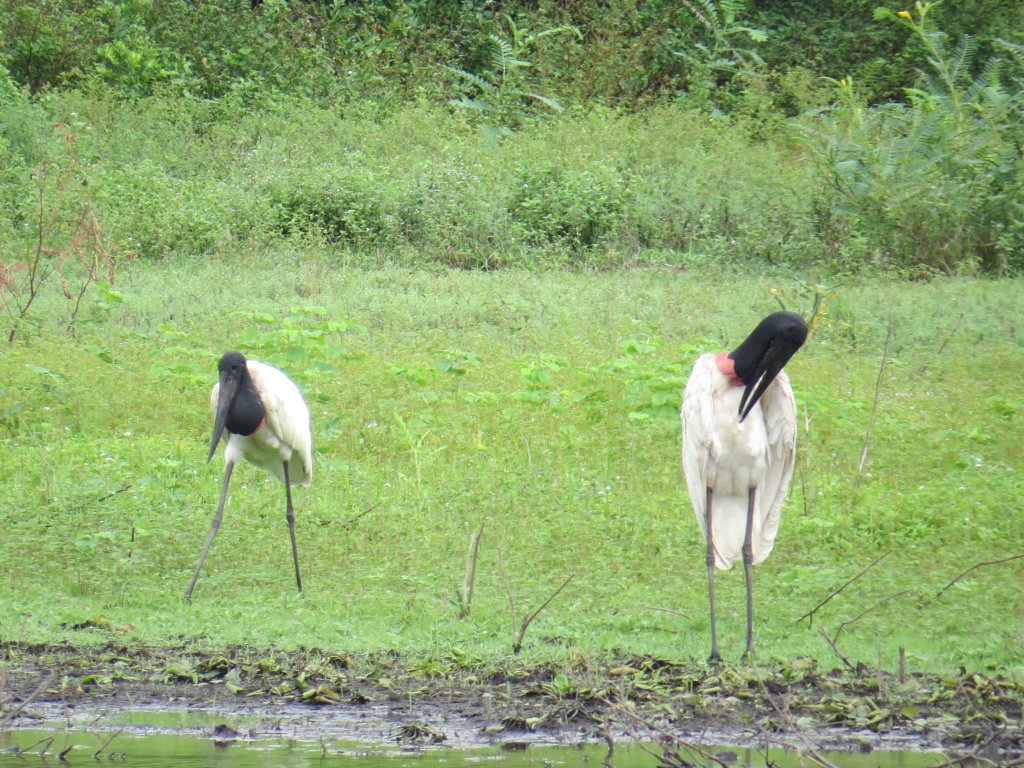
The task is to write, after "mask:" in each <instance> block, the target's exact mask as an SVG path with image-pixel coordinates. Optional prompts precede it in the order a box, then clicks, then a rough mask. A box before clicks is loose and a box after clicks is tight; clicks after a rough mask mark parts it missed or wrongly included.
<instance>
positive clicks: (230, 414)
mask: <svg viewBox="0 0 1024 768" xmlns="http://www.w3.org/2000/svg"><path fill="white" fill-rule="evenodd" d="M217 368H218V370H219V372H220V381H219V382H218V383H217V384H214V385H213V390H212V391H211V392H210V408H211V410H212V411H213V413H214V421H213V438H212V439H211V441H210V453H209V455H208V456H207V458H206V460H207V461H209V460H210V459H212V458H213V454H214V452H215V451H216V450H217V444H218V443H219V442H220V439H221V436H222V435H223V433H224V432H225V431H227V433H228V438H227V448H225V450H224V463H225V468H224V483H223V485H222V486H221V490H220V502H219V503H218V505H217V514H216V515H214V518H213V524H212V526H211V527H210V533H209V535H208V536H207V537H206V544H205V545H204V546H203V552H202V554H201V555H200V556H199V562H198V563H197V564H196V571H195V573H194V574H193V576H192V581H191V582H190V583H189V585H188V589H186V590H185V602H189V601H190V600H191V599H192V590H193V589H194V588H195V586H196V581H197V580H198V579H199V571H200V570H202V567H203V563H205V562H206V556H207V554H209V552H210V545H211V544H212V543H213V538H214V536H216V535H217V530H218V529H219V528H220V523H221V519H222V518H223V516H224V502H225V501H226V499H227V495H228V483H230V482H231V472H232V470H233V469H234V467H235V463H236V462H237V461H238V460H239V459H243V458H244V459H245V460H246V461H249V462H250V463H252V464H255V465H256V466H257V467H262V468H263V469H265V470H267V472H269V473H270V474H272V475H273V476H274V477H276V478H277V479H278V480H280V481H281V482H282V483H284V488H285V496H286V498H287V500H288V507H287V513H286V517H287V520H288V533H289V534H290V536H291V540H292V560H293V561H294V563H295V583H296V585H297V586H298V588H299V591H300V592H301V591H302V577H301V576H300V574H299V550H298V547H297V546H296V543H295V512H294V510H293V509H292V491H291V486H292V485H295V484H297V483H302V484H303V485H309V484H310V482H311V481H312V479H313V437H312V432H311V429H310V420H309V408H307V407H306V402H305V401H304V400H303V399H302V394H301V393H300V392H299V389H298V387H296V386H295V383H294V382H293V381H292V380H291V379H289V378H288V376H287V375H286V374H285V373H284V372H283V371H281V370H280V369H278V368H275V367H274V366H272V365H267V364H266V363H261V362H258V361H256V360H246V358H245V355H243V354H242V353H241V352H226V353H225V354H224V356H223V357H221V359H220V362H219V363H218V364H217Z"/></svg>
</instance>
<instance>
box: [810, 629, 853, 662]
mask: <svg viewBox="0 0 1024 768" xmlns="http://www.w3.org/2000/svg"><path fill="white" fill-rule="evenodd" d="M818 631H819V632H820V633H821V636H822V637H824V638H825V642H826V643H828V644H829V645H830V646H831V647H832V650H833V651H834V652H835V654H836V656H838V657H839V660H840V661H841V662H843V664H845V665H846V666H847V668H848V669H849V670H850V671H851V672H852V671H854V670H856V667H855V666H853V664H851V663H850V660H849V659H848V658H846V656H845V655H844V654H843V652H842V651H840V650H839V646H837V645H836V641H835V640H833V639H832V638H831V637H829V636H828V632H826V631H825V628H824V627H818Z"/></svg>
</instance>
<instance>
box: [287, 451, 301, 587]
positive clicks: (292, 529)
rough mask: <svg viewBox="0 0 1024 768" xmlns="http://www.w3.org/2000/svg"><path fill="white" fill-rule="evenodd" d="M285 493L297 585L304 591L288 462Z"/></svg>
mask: <svg viewBox="0 0 1024 768" xmlns="http://www.w3.org/2000/svg"><path fill="white" fill-rule="evenodd" d="M284 492H285V495H286V496H287V497H288V512H287V517H288V534H289V535H290V536H291V537H292V560H293V561H294V562H295V583H296V585H298V587H299V592H301V591H302V576H300V575H299V547H298V545H297V544H296V543H295V511H294V510H293V509H292V486H291V484H290V483H289V482H288V462H287V461H286V462H285V463H284Z"/></svg>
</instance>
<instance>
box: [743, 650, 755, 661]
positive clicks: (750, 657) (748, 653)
mask: <svg viewBox="0 0 1024 768" xmlns="http://www.w3.org/2000/svg"><path fill="white" fill-rule="evenodd" d="M740 661H742V662H743V663H744V664H753V663H754V649H753V648H747V650H745V651H744V652H743V655H742V656H740Z"/></svg>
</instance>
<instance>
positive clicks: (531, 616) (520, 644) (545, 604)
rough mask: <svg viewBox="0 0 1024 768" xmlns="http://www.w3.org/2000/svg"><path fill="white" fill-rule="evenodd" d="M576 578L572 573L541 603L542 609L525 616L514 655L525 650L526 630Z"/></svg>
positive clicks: (515, 644)
mask: <svg viewBox="0 0 1024 768" xmlns="http://www.w3.org/2000/svg"><path fill="white" fill-rule="evenodd" d="M574 578H576V574H575V572H574V573H570V574H569V577H568V578H567V579H566V580H565V581H563V582H562V585H561V586H560V587H559V588H558V589H556V590H555V591H554V592H552V593H551V594H550V595H548V599H547V600H545V601H544V602H543V603H541V605H540V608H538V609H537V610H536V611H534V612H533V613H530V614H527V615H526V616H523V624H522V626H521V627H520V628H519V637H518V638H517V639H516V641H515V643H514V644H513V645H512V653H514V654H516V655H517V656H518V655H519V651H521V650H522V648H523V637H524V636H525V635H526V630H527V629H528V628H529V626H530V624H531V623H533V620H534V619H536V618H537V616H538V614H540V612H541V611H543V610H544V609H545V608H547V607H548V605H549V604H550V603H551V601H552V600H554V599H555V598H556V597H558V593H559V592H561V591H562V590H563V589H565V588H566V586H568V584H569V582H570V581H572V580H573V579H574Z"/></svg>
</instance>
